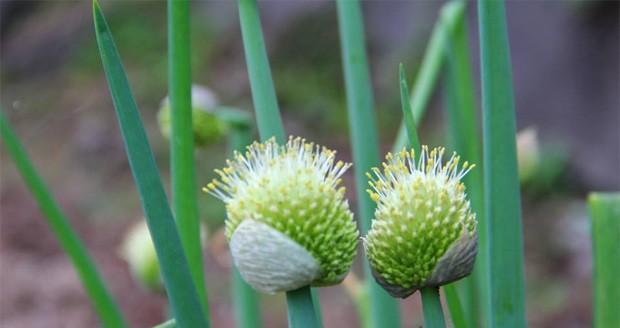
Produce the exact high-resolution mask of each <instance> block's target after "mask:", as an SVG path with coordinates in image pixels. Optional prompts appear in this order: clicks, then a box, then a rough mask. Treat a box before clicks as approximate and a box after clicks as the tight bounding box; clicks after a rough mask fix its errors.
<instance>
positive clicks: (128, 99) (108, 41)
mask: <svg viewBox="0 0 620 328" xmlns="http://www.w3.org/2000/svg"><path fill="white" fill-rule="evenodd" d="M93 15H94V21H95V33H96V35H97V44H98V45H99V52H100V55H101V61H102V63H103V67H104V70H105V73H106V77H107V80H108V86H109V88H110V93H111V94H112V100H113V102H114V108H115V109H116V114H117V117H118V121H119V124H120V127H121V132H122V135H123V140H124V142H125V150H126V152H127V156H128V158H129V164H130V166H131V171H132V173H133V176H134V179H135V181H136V186H137V187H138V192H139V194H140V200H141V203H142V208H143V210H144V212H145V214H146V221H147V224H148V227H149V230H150V232H151V236H152V238H153V243H154V245H155V250H156V252H157V257H158V259H159V263H160V264H161V270H162V275H163V280H164V284H165V286H166V290H167V292H168V298H169V300H170V304H171V307H172V313H173V315H174V318H175V320H176V322H177V324H178V326H179V327H208V326H209V324H208V321H207V319H206V318H205V315H204V313H203V310H202V307H201V304H200V301H199V298H198V293H197V292H196V288H195V285H194V283H193V280H192V276H191V274H190V271H189V265H188V263H187V259H186V257H185V253H184V252H183V246H182V244H181V240H180V237H179V234H178V231H177V227H176V224H175V222H174V219H173V216H172V211H171V210H170V206H169V205H168V199H167V197H166V193H165V192H164V187H163V185H162V182H161V179H160V176H159V171H158V169H157V165H156V164H155V159H154V158H153V153H152V151H151V148H150V145H149V142H148V139H147V137H146V132H145V131H144V126H143V125H142V120H141V118H140V114H139V112H138V108H137V106H136V102H135V100H134V98H133V95H132V93H131V89H130V87H129V82H128V81H127V76H126V75H125V70H124V68H123V65H122V63H121V60H120V57H119V55H118V51H117V50H116V45H115V44H114V40H113V38H112V35H111V33H110V30H109V28H108V25H107V23H106V21H105V18H104V16H103V13H102V12H101V8H100V7H99V4H98V3H97V2H96V1H93Z"/></svg>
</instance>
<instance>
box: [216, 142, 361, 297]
mask: <svg viewBox="0 0 620 328" xmlns="http://www.w3.org/2000/svg"><path fill="white" fill-rule="evenodd" d="M334 157H335V152H334V151H332V150H329V149H327V148H325V147H320V146H318V145H314V144H313V143H307V142H306V141H305V140H304V139H301V138H292V137H291V138H289V140H288V142H287V143H286V145H278V144H277V143H276V141H275V139H273V138H272V139H270V140H268V141H267V142H265V143H256V142H255V143H254V144H252V145H251V146H249V147H248V150H247V152H246V153H245V154H240V153H235V155H234V159H233V160H231V161H228V162H227V163H228V167H226V168H224V169H222V170H216V172H217V173H218V174H219V176H220V178H219V179H215V180H213V182H211V183H209V184H208V185H207V187H206V188H204V190H205V191H207V192H209V193H211V194H213V195H214V196H216V197H218V198H220V199H221V200H222V201H224V203H225V204H226V210H227V214H228V218H227V220H226V237H227V239H228V240H229V242H230V249H231V254H232V257H233V260H234V262H235V265H236V266H237V268H238V269H239V272H240V273H241V276H242V277H243V278H244V279H245V280H246V281H247V282H248V283H249V284H250V285H251V286H252V287H254V288H255V289H257V290H260V291H263V292H266V293H275V292H281V291H291V290H294V289H297V288H300V287H304V286H308V285H312V286H324V285H332V284H336V283H339V282H340V281H342V279H344V276H345V275H346V273H347V272H348V271H349V268H350V266H351V264H352V262H353V258H354V256H355V252H356V246H357V239H358V236H359V233H358V231H357V227H356V225H355V222H354V221H353V214H352V213H351V211H350V209H349V204H348V202H347V200H346V199H345V198H344V193H345V189H344V187H341V186H340V183H341V179H340V177H341V176H342V174H343V173H344V172H345V171H346V170H347V168H349V166H350V164H345V163H343V162H335V159H334Z"/></svg>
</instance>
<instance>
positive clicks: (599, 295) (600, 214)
mask: <svg viewBox="0 0 620 328" xmlns="http://www.w3.org/2000/svg"><path fill="white" fill-rule="evenodd" d="M588 203H589V205H590V216H591V217H592V252H593V254H592V258H593V260H594V261H593V262H594V265H593V267H594V272H593V275H592V276H593V278H594V281H593V282H592V285H593V286H594V295H593V297H594V302H593V303H594V309H593V310H594V311H593V312H594V327H595V328H604V327H620V311H618V304H620V282H619V281H618V277H620V255H619V254H618V250H620V193H618V192H616V193H592V194H590V197H589V198H588Z"/></svg>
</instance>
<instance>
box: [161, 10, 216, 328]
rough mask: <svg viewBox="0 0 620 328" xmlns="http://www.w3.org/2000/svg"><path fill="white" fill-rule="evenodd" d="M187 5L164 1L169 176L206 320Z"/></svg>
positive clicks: (178, 223)
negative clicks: (169, 116)
mask: <svg viewBox="0 0 620 328" xmlns="http://www.w3.org/2000/svg"><path fill="white" fill-rule="evenodd" d="M189 7H190V3H189V1H188V0H168V76H169V79H168V90H169V99H170V112H171V118H172V133H171V136H170V159H171V160H170V176H171V180H172V208H173V209H174V213H175V218H176V223H177V227H178V228H179V236H180V237H181V242H182V243H183V249H184V250H185V254H186V255H187V262H188V264H189V270H190V273H191V274H192V279H193V281H194V285H195V286H196V290H197V291H198V298H199V299H200V303H201V304H202V309H203V311H204V313H205V315H206V316H207V320H208V317H209V303H208V301H207V293H206V289H205V279H204V270H203V267H202V250H201V245H200V220H199V218H198V203H197V200H196V173H195V167H194V132H193V128H192V77H191V56H190V15H189V9H190V8H189Z"/></svg>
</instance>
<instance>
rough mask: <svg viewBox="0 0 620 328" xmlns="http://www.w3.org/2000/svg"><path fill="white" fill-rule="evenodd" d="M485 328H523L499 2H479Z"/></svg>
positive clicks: (508, 77) (510, 100)
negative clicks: (485, 235) (486, 269)
mask: <svg viewBox="0 0 620 328" xmlns="http://www.w3.org/2000/svg"><path fill="white" fill-rule="evenodd" d="M478 20H479V28H480V53H481V62H480V63H481V65H480V66H481V76H482V109H483V131H484V139H483V142H484V195H485V197H484V204H485V214H484V215H485V217H486V223H487V229H488V233H489V235H488V244H487V251H488V252H489V253H488V254H489V258H488V265H489V273H488V276H487V277H488V282H489V287H488V291H489V293H490V295H489V299H488V302H489V303H488V304H487V306H488V309H489V311H488V314H487V315H488V319H487V324H488V326H489V327H507V328H511V327H514V328H518V327H525V324H526V322H525V288H524V287H525V286H524V285H525V282H524V271H523V227H522V223H521V197H520V194H519V177H518V173H517V154H516V145H515V129H516V128H515V109H514V95H513V91H512V72H511V68H510V49H509V44H508V31H507V27H506V20H505V10H504V1H502V0H481V1H479V2H478Z"/></svg>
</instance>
